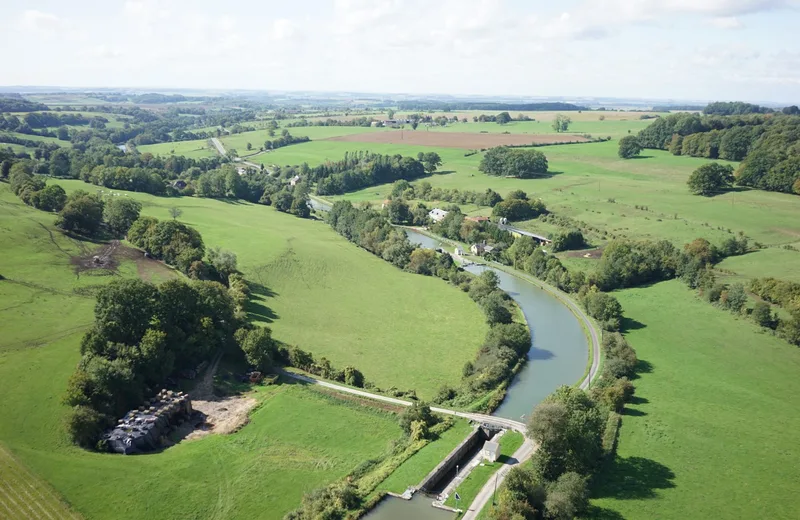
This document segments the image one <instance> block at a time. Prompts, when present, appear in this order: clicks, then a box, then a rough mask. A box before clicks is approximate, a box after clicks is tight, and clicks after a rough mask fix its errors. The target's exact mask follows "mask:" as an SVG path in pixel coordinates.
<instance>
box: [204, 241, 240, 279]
mask: <svg viewBox="0 0 800 520" xmlns="http://www.w3.org/2000/svg"><path fill="white" fill-rule="evenodd" d="M208 263H210V264H211V265H212V266H214V269H216V270H217V272H218V273H219V275H220V277H221V278H222V279H223V280H224V281H225V282H227V281H228V277H229V276H230V275H232V274H233V273H235V272H236V268H237V263H238V262H237V259H236V253H234V252H233V251H228V250H227V249H222V248H219V247H212V248H209V250H208Z"/></svg>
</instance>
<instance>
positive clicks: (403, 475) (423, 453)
mask: <svg viewBox="0 0 800 520" xmlns="http://www.w3.org/2000/svg"><path fill="white" fill-rule="evenodd" d="M471 431H472V427H471V426H470V425H469V423H468V422H467V421H458V422H456V424H455V425H454V426H453V427H452V428H450V429H449V430H447V431H446V432H444V433H443V434H442V436H441V437H439V438H438V439H436V440H435V441H433V442H431V443H430V444H428V445H427V446H425V447H424V448H422V449H421V450H419V451H418V452H417V453H415V454H414V455H413V456H412V457H411V458H409V459H408V460H406V461H405V462H404V463H403V464H401V465H400V467H399V468H397V469H396V470H395V471H394V472H393V473H392V474H391V475H390V476H389V477H388V478H387V479H386V480H384V481H383V482H381V483H380V484H379V485H378V487H377V490H378V491H391V492H392V493H398V494H402V493H403V492H404V491H405V490H406V489H408V487H409V486H416V485H417V484H419V483H420V482H422V479H423V478H425V476H427V475H428V473H430V472H431V471H433V468H435V467H436V465H437V464H439V463H440V462H442V460H444V458H445V457H446V456H447V455H448V454H449V453H450V452H451V451H453V449H455V447H456V446H458V445H459V443H461V441H463V440H464V439H466V438H467V435H469V433H470V432H471Z"/></svg>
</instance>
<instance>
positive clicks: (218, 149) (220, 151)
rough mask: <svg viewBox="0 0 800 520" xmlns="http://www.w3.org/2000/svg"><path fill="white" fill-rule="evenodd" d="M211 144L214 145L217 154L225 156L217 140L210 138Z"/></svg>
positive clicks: (223, 149) (220, 143)
mask: <svg viewBox="0 0 800 520" xmlns="http://www.w3.org/2000/svg"><path fill="white" fill-rule="evenodd" d="M211 144H213V145H214V147H215V148H216V149H217V152H218V153H219V154H220V155H222V156H225V147H224V146H222V142H221V141H220V140H219V139H217V138H216V137H212V138H211Z"/></svg>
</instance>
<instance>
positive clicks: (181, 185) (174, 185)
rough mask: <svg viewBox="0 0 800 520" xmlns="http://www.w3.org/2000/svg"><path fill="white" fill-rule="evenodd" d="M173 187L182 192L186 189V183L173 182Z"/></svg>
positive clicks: (180, 181) (182, 181)
mask: <svg viewBox="0 0 800 520" xmlns="http://www.w3.org/2000/svg"><path fill="white" fill-rule="evenodd" d="M172 187H173V188H175V189H178V190H182V189H184V188H185V187H186V181H184V180H181V179H178V180H177V181H173V183H172Z"/></svg>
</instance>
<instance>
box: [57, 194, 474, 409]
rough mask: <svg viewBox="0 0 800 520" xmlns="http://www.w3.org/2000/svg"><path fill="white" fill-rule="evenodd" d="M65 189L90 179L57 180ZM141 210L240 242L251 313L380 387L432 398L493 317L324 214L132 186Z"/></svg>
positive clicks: (237, 248)
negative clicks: (336, 227)
mask: <svg viewBox="0 0 800 520" xmlns="http://www.w3.org/2000/svg"><path fill="white" fill-rule="evenodd" d="M59 184H61V185H62V186H63V187H64V188H65V189H66V190H67V191H68V192H69V191H72V190H75V189H87V188H88V189H92V188H93V187H92V186H90V185H87V184H85V183H82V182H80V181H63V182H59ZM130 195H131V196H132V197H134V198H136V199H137V200H139V201H140V202H142V204H143V205H144V210H143V213H144V214H148V215H152V216H155V217H158V218H163V219H166V218H169V216H168V210H169V208H170V207H171V206H177V207H179V208H181V209H182V210H183V216H182V217H181V221H183V222H185V223H186V224H189V225H191V226H194V227H195V228H197V230H198V231H200V233H201V234H202V235H203V239H204V241H205V243H206V245H207V246H221V247H223V248H226V249H230V250H231V251H234V252H236V254H237V255H238V258H239V267H240V269H241V270H242V271H243V272H244V273H245V276H246V277H247V279H248V280H251V281H253V282H254V283H256V284H258V285H260V287H259V288H256V289H255V291H254V292H255V293H256V294H257V298H258V301H257V302H256V304H255V305H254V306H253V307H252V309H251V310H252V317H253V318H254V319H256V320H259V321H261V322H264V323H270V326H271V327H272V328H273V330H274V332H275V335H276V337H278V338H280V339H281V340H283V341H286V342H288V343H291V344H295V345H298V346H299V347H301V348H303V349H306V350H310V351H311V352H314V353H315V354H317V355H320V356H325V357H327V358H328V359H330V360H331V362H332V363H333V364H334V365H335V366H337V367H342V368H343V367H344V366H346V365H352V366H355V367H357V368H359V369H360V370H361V371H362V372H364V375H365V376H366V377H367V379H368V380H370V381H372V382H374V383H375V384H377V385H378V386H379V387H381V388H388V387H391V386H396V387H398V388H403V389H408V388H414V389H416V390H417V392H418V394H419V395H420V397H423V398H430V397H432V396H433V394H434V393H435V391H436V390H438V388H439V387H440V386H441V385H442V384H444V383H451V384H455V383H457V382H458V381H459V380H460V378H461V367H462V366H463V365H464V363H465V362H466V361H468V360H471V359H473V358H474V356H475V353H476V352H477V351H478V348H479V347H480V345H481V343H482V341H483V338H484V336H485V334H486V330H487V326H486V325H485V324H484V318H483V314H482V312H481V311H480V308H479V307H478V306H477V305H475V303H474V302H473V301H472V300H470V299H469V297H468V296H467V295H466V294H464V293H462V292H460V291H458V290H457V289H455V288H453V287H452V286H450V285H448V284H447V283H446V282H444V281H442V280H439V279H437V278H432V277H425V276H419V275H414V274H410V273H404V272H402V271H400V270H398V269H397V268H395V267H393V266H391V265H390V264H389V263H387V262H385V261H384V260H381V259H380V258H378V257H376V256H374V255H372V254H370V253H368V252H366V251H364V250H361V249H359V248H357V247H355V246H353V245H352V244H351V243H350V242H348V241H347V240H345V239H344V238H342V237H340V236H339V235H338V234H336V233H335V232H334V231H333V230H331V229H330V227H329V226H328V225H327V224H325V223H323V222H314V221H311V220H307V219H298V218H296V217H294V216H291V215H287V214H283V213H279V212H277V211H275V210H274V209H272V208H269V207H266V206H261V205H256V204H248V203H242V202H231V201H216V200H210V199H198V198H189V197H184V198H180V199H168V198H159V197H154V196H151V195H146V194H130Z"/></svg>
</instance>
